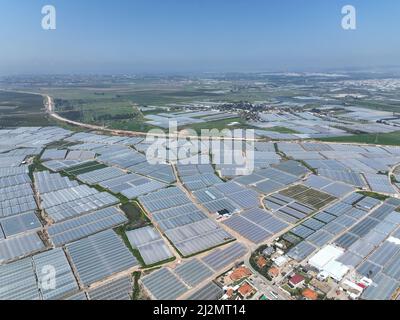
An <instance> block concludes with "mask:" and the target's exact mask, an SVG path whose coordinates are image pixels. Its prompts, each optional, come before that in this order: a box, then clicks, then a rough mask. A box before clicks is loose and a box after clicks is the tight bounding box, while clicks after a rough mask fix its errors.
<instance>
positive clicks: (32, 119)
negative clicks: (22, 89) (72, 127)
mask: <svg viewBox="0 0 400 320" xmlns="http://www.w3.org/2000/svg"><path fill="white" fill-rule="evenodd" d="M50 124H54V123H53V122H51V120H49V118H48V117H47V115H46V113H45V110H44V105H43V98H42V96H40V95H34V94H29V93H19V92H8V91H0V128H3V127H18V126H19V127H22V126H28V127H32V126H48V125H50Z"/></svg>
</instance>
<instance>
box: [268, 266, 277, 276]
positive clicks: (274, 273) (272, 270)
mask: <svg viewBox="0 0 400 320" xmlns="http://www.w3.org/2000/svg"><path fill="white" fill-rule="evenodd" d="M268 274H269V275H270V276H271V277H272V278H276V277H277V276H279V269H278V268H277V267H271V268H270V269H269V270H268Z"/></svg>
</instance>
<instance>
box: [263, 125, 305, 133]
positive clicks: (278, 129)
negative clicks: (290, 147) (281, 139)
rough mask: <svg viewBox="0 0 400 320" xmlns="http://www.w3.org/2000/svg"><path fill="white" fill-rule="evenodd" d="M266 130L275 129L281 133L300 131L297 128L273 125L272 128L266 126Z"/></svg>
mask: <svg viewBox="0 0 400 320" xmlns="http://www.w3.org/2000/svg"><path fill="white" fill-rule="evenodd" d="M265 130H267V131H274V132H279V133H291V134H296V133H299V132H298V131H296V130H293V129H290V128H286V127H279V126H278V127H271V128H266V129H265Z"/></svg>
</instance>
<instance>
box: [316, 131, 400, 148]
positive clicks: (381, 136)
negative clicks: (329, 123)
mask: <svg viewBox="0 0 400 320" xmlns="http://www.w3.org/2000/svg"><path fill="white" fill-rule="evenodd" d="M319 140H321V141H327V142H353V143H367V144H382V145H390V146H399V145H400V131H396V132H390V133H378V134H357V135H354V136H348V137H334V138H322V139H319Z"/></svg>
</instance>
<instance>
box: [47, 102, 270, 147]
mask: <svg viewBox="0 0 400 320" xmlns="http://www.w3.org/2000/svg"><path fill="white" fill-rule="evenodd" d="M44 98H45V99H46V100H47V102H45V108H46V112H47V114H49V116H50V117H52V118H54V119H56V120H58V121H61V122H64V123H68V124H70V125H73V126H77V127H81V128H85V129H90V130H98V131H104V132H109V133H112V134H115V135H124V136H142V137H148V136H153V137H160V136H162V133H155V132H141V131H128V130H117V129H108V128H105V127H102V126H98V125H93V124H87V123H83V122H78V121H73V120H70V119H67V118H64V117H62V116H60V115H59V114H57V113H56V111H55V108H54V102H53V99H52V98H51V97H50V96H49V95H45V96H44ZM164 137H166V138H167V137H168V138H177V137H180V138H189V139H200V138H201V139H212V140H225V139H229V140H240V141H264V139H258V138H247V137H240V138H238V137H232V138H229V137H215V136H209V137H207V136H205V137H203V136H201V137H200V136H190V135H184V134H183V133H180V132H179V133H168V134H165V135H164Z"/></svg>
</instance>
